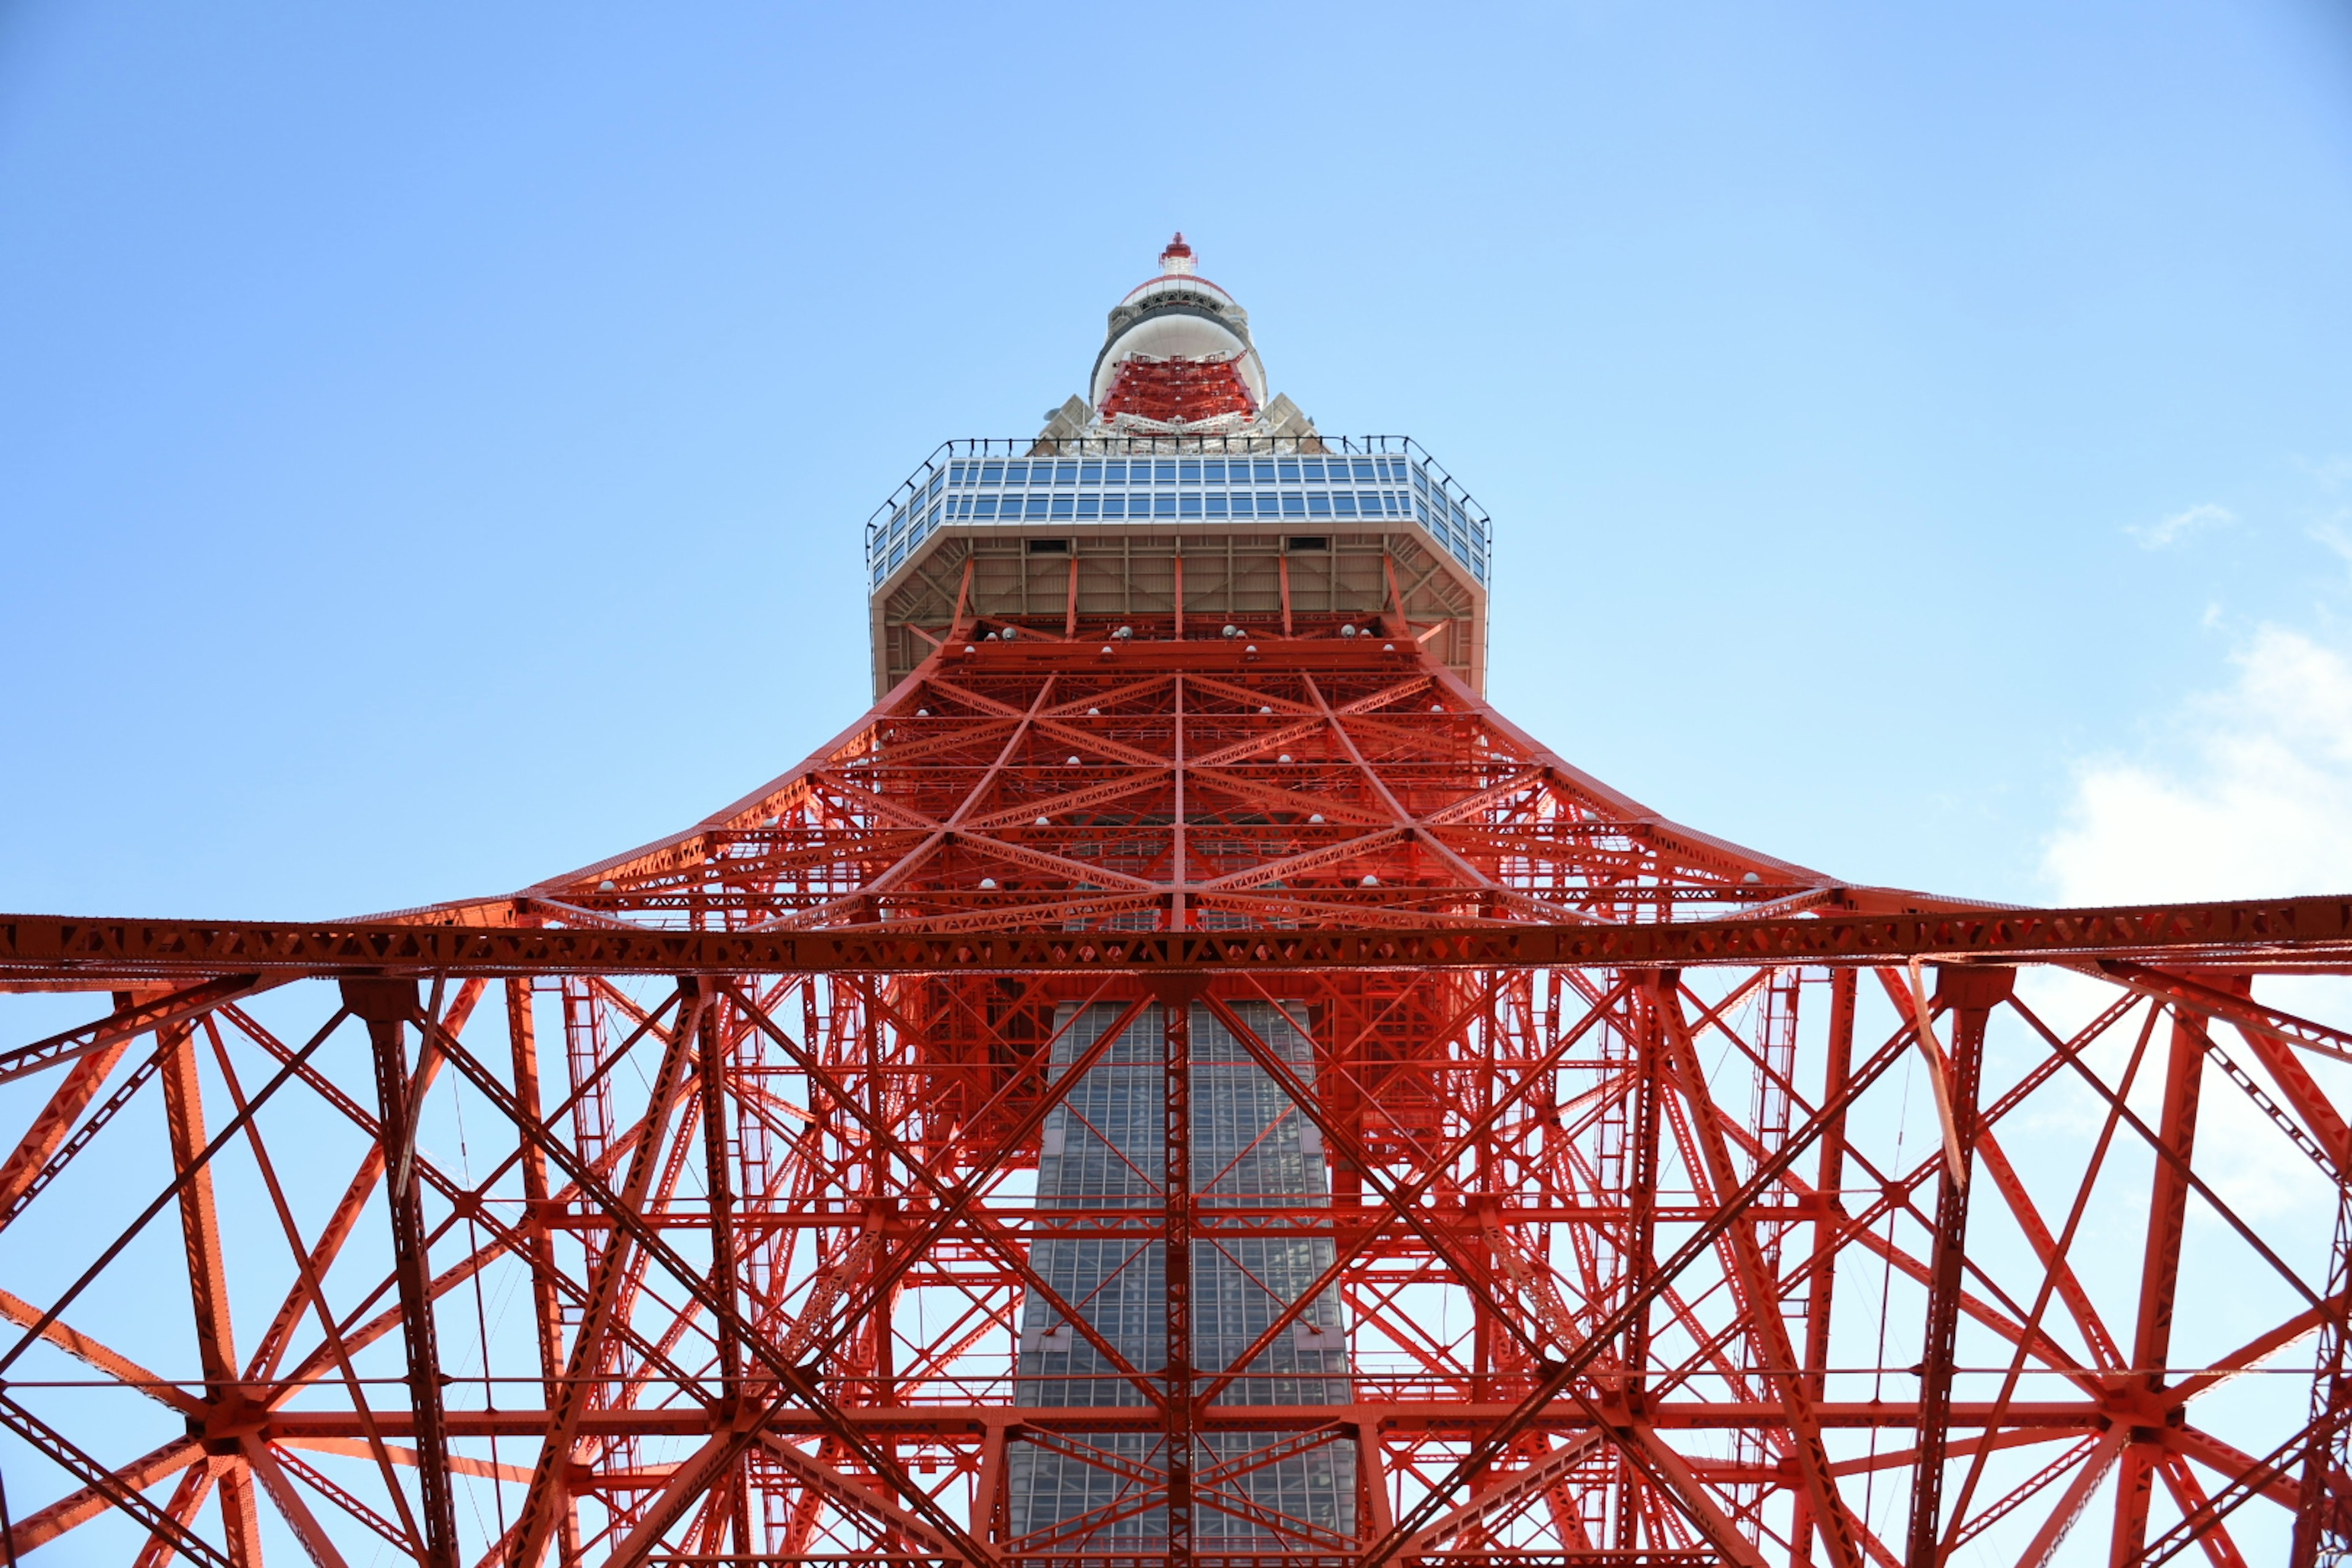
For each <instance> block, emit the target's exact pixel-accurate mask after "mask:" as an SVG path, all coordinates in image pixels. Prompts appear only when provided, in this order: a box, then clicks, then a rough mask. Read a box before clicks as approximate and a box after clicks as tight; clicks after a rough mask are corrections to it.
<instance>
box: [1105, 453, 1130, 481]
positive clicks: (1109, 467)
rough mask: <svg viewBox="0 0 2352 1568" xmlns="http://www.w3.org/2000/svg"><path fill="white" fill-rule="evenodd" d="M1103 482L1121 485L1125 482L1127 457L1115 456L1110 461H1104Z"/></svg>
mask: <svg viewBox="0 0 2352 1568" xmlns="http://www.w3.org/2000/svg"><path fill="white" fill-rule="evenodd" d="M1103 482H1104V483H1105V484H1112V485H1123V484H1125V483H1127V459H1125V458H1113V459H1112V460H1111V461H1109V462H1108V463H1105V464H1104V465H1103Z"/></svg>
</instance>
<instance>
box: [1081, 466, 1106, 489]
mask: <svg viewBox="0 0 2352 1568" xmlns="http://www.w3.org/2000/svg"><path fill="white" fill-rule="evenodd" d="M1078 483H1080V484H1082V485H1098V484H1100V483H1102V465H1101V464H1100V463H1085V464H1081V465H1080V466H1079V468H1078Z"/></svg>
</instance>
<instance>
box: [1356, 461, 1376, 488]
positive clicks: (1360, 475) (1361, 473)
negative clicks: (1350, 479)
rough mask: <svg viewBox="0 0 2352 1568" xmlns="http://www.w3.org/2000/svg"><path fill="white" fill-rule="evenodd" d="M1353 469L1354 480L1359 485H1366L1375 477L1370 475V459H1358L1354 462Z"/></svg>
mask: <svg viewBox="0 0 2352 1568" xmlns="http://www.w3.org/2000/svg"><path fill="white" fill-rule="evenodd" d="M1355 469H1356V479H1357V482H1358V483H1360V484H1368V483H1370V481H1371V480H1372V479H1373V478H1374V477H1375V476H1374V475H1373V473H1372V460H1371V459H1370V458H1357V459H1356V461H1355Z"/></svg>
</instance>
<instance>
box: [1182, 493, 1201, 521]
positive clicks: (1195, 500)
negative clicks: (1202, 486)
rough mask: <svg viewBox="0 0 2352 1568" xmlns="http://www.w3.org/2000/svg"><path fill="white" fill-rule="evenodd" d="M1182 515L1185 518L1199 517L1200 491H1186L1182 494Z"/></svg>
mask: <svg viewBox="0 0 2352 1568" xmlns="http://www.w3.org/2000/svg"><path fill="white" fill-rule="evenodd" d="M1184 515H1185V516H1186V517H1198V516H1200V515H1201V492H1200V491H1198V490H1186V491H1185V492H1184Z"/></svg>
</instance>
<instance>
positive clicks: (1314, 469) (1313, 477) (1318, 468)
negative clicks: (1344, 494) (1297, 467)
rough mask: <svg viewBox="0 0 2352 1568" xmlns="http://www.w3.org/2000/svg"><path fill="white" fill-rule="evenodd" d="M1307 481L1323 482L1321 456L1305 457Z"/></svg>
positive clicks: (1313, 482) (1315, 483)
mask: <svg viewBox="0 0 2352 1568" xmlns="http://www.w3.org/2000/svg"><path fill="white" fill-rule="evenodd" d="M1322 482H1323V459H1322V458H1307V483H1308V484H1310V485H1319V484H1321V483H1322Z"/></svg>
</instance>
